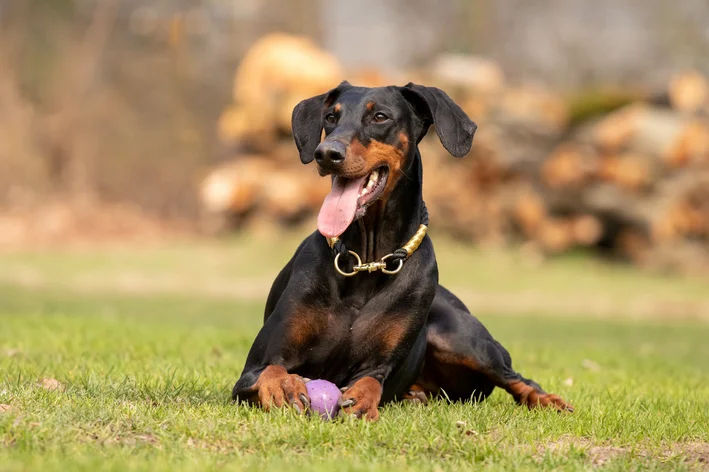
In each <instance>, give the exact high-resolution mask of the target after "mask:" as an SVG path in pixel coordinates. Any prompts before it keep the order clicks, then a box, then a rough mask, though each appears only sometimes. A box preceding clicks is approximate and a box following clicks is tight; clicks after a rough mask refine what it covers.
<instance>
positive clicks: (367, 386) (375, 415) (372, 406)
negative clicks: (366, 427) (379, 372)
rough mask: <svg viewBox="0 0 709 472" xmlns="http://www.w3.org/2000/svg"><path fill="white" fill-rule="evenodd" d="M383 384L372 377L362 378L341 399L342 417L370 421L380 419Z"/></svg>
mask: <svg viewBox="0 0 709 472" xmlns="http://www.w3.org/2000/svg"><path fill="white" fill-rule="evenodd" d="M381 399H382V384H380V383H379V382H378V381H377V380H376V379H374V378H372V377H362V378H361V379H359V380H358V381H356V382H355V383H354V385H352V386H351V387H350V388H348V389H346V390H345V391H344V393H343V394H342V397H341V398H340V401H339V403H340V415H351V416H355V417H357V418H364V419H366V420H369V421H376V420H378V419H379V401H380V400H381Z"/></svg>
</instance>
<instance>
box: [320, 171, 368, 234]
mask: <svg viewBox="0 0 709 472" xmlns="http://www.w3.org/2000/svg"><path fill="white" fill-rule="evenodd" d="M366 178H367V176H364V177H362V178H361V179H343V178H341V177H335V179H334V180H333V182H332V190H330V193H329V194H328V195H327V197H325V201H324V202H323V204H322V208H320V214H319V215H318V231H320V234H322V235H323V236H325V237H328V238H332V237H335V236H339V235H341V234H342V233H344V232H345V230H346V229H347V227H348V226H349V225H350V223H352V220H354V217H355V211H357V198H358V193H359V189H360V188H361V187H362V183H364V179H366Z"/></svg>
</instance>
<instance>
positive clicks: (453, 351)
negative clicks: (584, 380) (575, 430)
mask: <svg viewBox="0 0 709 472" xmlns="http://www.w3.org/2000/svg"><path fill="white" fill-rule="evenodd" d="M426 330H427V333H426V334H427V347H426V360H425V364H424V368H423V372H422V374H421V376H420V378H419V381H418V382H417V383H416V385H415V386H413V387H412V389H411V390H412V391H413V392H416V391H420V390H422V389H423V390H424V391H425V392H426V393H427V394H441V395H444V396H446V397H448V398H449V399H451V400H481V399H484V398H486V397H487V396H489V395H490V393H492V391H493V389H494V388H495V387H500V388H502V389H504V390H505V391H507V392H508V393H509V394H510V395H512V397H513V398H514V399H515V401H516V402H517V403H519V404H522V405H526V406H527V407H529V408H535V407H538V406H545V407H551V408H555V409H557V410H559V411H562V410H566V411H573V407H571V405H569V404H568V403H566V402H565V401H564V400H562V399H561V398H560V397H559V396H558V395H554V394H550V393H547V392H545V391H544V390H543V389H542V388H541V387H540V386H539V384H537V383H536V382H534V381H533V380H530V379H526V378H524V377H522V376H521V375H520V374H519V373H518V372H516V371H515V370H514V369H513V368H512V358H511V357H510V354H509V353H508V352H507V350H506V349H505V348H504V347H502V345H501V344H500V343H498V342H497V341H496V340H495V339H493V337H492V336H491V335H490V333H489V331H488V330H487V329H486V328H485V327H484V326H483V325H482V323H480V321H478V319H477V318H475V317H474V316H472V315H471V314H470V313H469V311H468V310H467V308H466V307H465V305H463V303H462V302H461V301H460V300H459V299H458V298H456V297H455V295H453V294H452V293H450V292H449V291H448V290H446V289H444V288H443V287H439V289H438V291H437V292H436V297H435V299H434V302H433V305H432V307H431V312H430V314H429V317H428V322H427V324H426ZM416 396H418V397H420V393H418V394H417V395H416Z"/></svg>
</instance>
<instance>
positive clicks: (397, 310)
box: [232, 82, 573, 420]
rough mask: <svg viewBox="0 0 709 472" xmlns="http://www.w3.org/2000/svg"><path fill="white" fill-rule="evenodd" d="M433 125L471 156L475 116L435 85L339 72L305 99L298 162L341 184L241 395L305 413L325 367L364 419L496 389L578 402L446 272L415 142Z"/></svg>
mask: <svg viewBox="0 0 709 472" xmlns="http://www.w3.org/2000/svg"><path fill="white" fill-rule="evenodd" d="M431 125H434V127H435V130H436V133H437V135H438V138H439V139H440V141H441V144H442V145H443V147H444V148H445V149H446V150H447V151H448V152H449V153H450V154H452V155H453V156H456V157H463V156H465V155H466V154H468V152H469V151H470V148H471V146H472V141H473V135H474V134H475V131H476V129H477V126H476V124H475V123H473V121H471V120H470V118H468V116H467V115H466V114H465V112H464V111H463V110H462V109H461V108H460V107H459V106H458V105H456V104H455V103H454V102H453V100H452V99H451V98H450V97H449V96H448V95H447V94H446V93H445V92H443V91H442V90H440V89H438V88H434V87H426V86H422V85H416V84H412V83H410V84H408V85H406V86H404V87H399V86H388V87H376V88H367V87H357V86H353V85H350V84H349V83H347V82H343V83H341V84H340V85H339V86H338V87H336V88H334V89H332V90H330V91H329V92H327V93H324V94H322V95H318V96H315V97H312V98H309V99H307V100H303V101H302V102H300V103H299V104H298V105H297V106H296V107H295V109H294V110H293V116H292V128H293V136H294V140H295V144H296V146H297V148H298V152H299V154H300V160H301V161H302V162H303V164H308V163H310V162H312V161H313V160H315V161H316V163H317V167H318V171H319V173H320V175H321V176H330V178H331V179H332V189H331V191H330V193H329V194H328V195H327V197H326V198H325V201H324V203H323V205H322V208H321V209H320V213H319V215H318V219H317V222H318V224H317V228H318V230H317V231H315V232H314V233H312V234H311V235H310V236H308V237H307V238H306V239H305V240H304V241H303V242H302V243H301V244H300V246H299V247H298V248H297V250H296V251H295V254H294V255H293V258H292V259H291V260H290V261H289V262H288V263H287V264H286V266H285V267H284V268H283V270H281V272H280V273H279V274H278V276H277V277H276V279H275V281H274V283H273V286H272V288H271V291H270V293H269V295H268V299H267V301H266V308H265V316H264V324H263V327H262V328H261V330H260V332H259V333H258V335H257V336H256V339H255V341H254V343H253V345H252V347H251V350H250V351H249V354H248V356H247V359H246V365H245V366H244V369H243V371H242V374H241V377H240V378H239V380H238V381H237V382H236V385H235V386H234V389H233V392H232V398H233V399H234V400H235V401H245V402H248V403H250V404H256V405H260V406H261V407H262V408H264V409H265V410H269V409H271V408H274V407H283V406H291V407H292V408H294V409H295V410H297V411H298V412H302V411H305V410H306V409H307V408H309V398H308V394H307V391H306V382H307V381H308V379H309V378H320V379H326V380H329V381H331V382H333V383H335V384H336V385H337V386H338V387H341V390H342V392H343V393H342V396H341V398H340V400H339V404H340V407H341V408H340V412H339V414H345V415H353V416H356V417H358V418H365V419H368V420H377V419H378V418H379V406H380V405H383V404H385V403H387V402H390V401H394V400H408V401H413V402H421V403H426V402H427V400H428V399H429V398H432V397H436V396H443V395H444V396H445V397H447V398H448V399H450V400H451V401H468V400H471V401H477V400H483V399H485V398H486V397H488V396H489V395H490V394H491V393H492V391H493V390H494V388H495V387H500V388H502V389H504V390H505V391H507V392H508V393H509V394H511V395H512V397H513V398H514V400H515V401H516V402H517V403H519V404H522V405H526V406H527V407H529V408H535V407H551V408H554V409H556V410H558V411H573V408H572V406H571V405H569V404H568V403H567V402H565V401H564V400H563V399H561V398H560V397H559V396H557V395H554V394H550V393H546V392H545V391H544V390H542V388H541V387H540V386H539V385H538V384H537V383H536V382H534V381H532V380H529V379H526V378H524V377H522V376H521V375H520V374H519V373H517V372H516V371H515V370H514V369H513V368H512V360H511V358H510V355H509V353H508V352H507V350H506V349H505V348H504V347H502V345H501V344H500V343H499V342H497V341H496V340H495V339H494V338H493V337H492V335H491V334H490V333H489V331H488V330H487V329H486V328H485V327H484V326H483V325H482V323H481V322H480V321H479V320H478V319H477V318H475V317H474V316H473V315H471V313H470V312H469V310H468V309H467V308H466V306H465V305H464V304H463V303H462V302H461V301H460V300H459V299H458V298H457V297H456V296H455V295H453V294H452V293H451V292H450V291H448V290H447V289H445V288H444V287H442V286H441V285H439V283H438V266H437V264H436V256H435V253H434V250H433V244H432V242H431V239H430V238H429V236H428V235H427V234H426V229H427V224H428V215H427V212H426V209H425V204H424V201H423V199H422V183H423V180H422V178H423V175H422V157H421V155H420V153H419V149H418V144H419V142H420V141H421V139H423V137H424V136H425V135H426V133H427V131H428V129H429V127H430V126H431ZM323 132H324V134H325V136H324V138H323V137H322V133H323ZM362 260H364V261H365V262H362ZM366 261H370V262H366Z"/></svg>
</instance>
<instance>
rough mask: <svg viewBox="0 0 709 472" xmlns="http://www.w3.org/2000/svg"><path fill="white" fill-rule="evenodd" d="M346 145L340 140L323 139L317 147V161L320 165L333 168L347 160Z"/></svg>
mask: <svg viewBox="0 0 709 472" xmlns="http://www.w3.org/2000/svg"><path fill="white" fill-rule="evenodd" d="M346 152H347V149H345V145H344V144H342V143H341V142H340V141H323V142H322V143H320V144H318V147H316V148H315V161H316V162H317V163H318V165H319V166H321V167H324V168H327V169H332V168H336V167H338V166H339V165H340V164H342V161H344V160H345V153H346Z"/></svg>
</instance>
